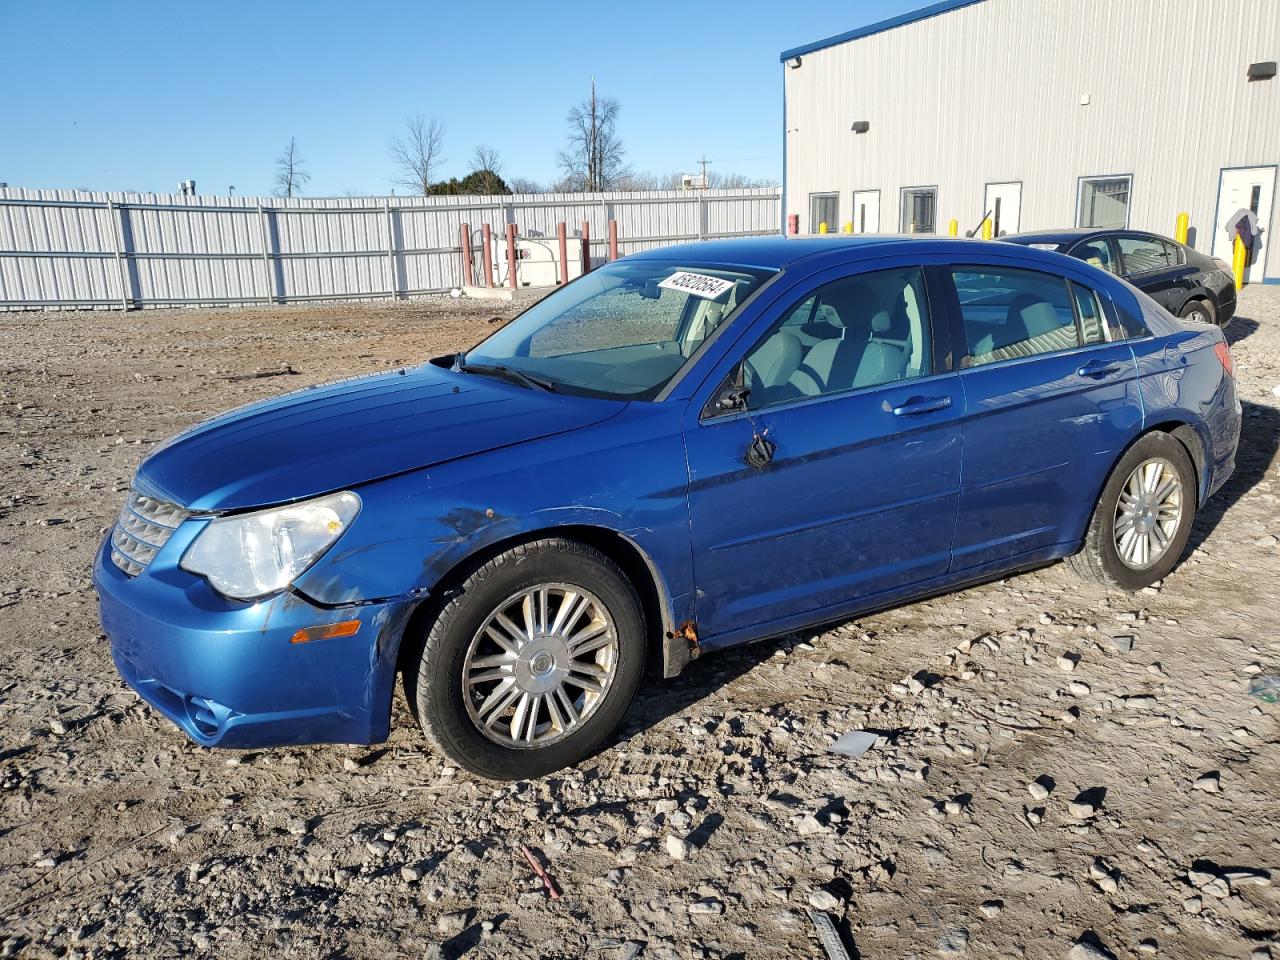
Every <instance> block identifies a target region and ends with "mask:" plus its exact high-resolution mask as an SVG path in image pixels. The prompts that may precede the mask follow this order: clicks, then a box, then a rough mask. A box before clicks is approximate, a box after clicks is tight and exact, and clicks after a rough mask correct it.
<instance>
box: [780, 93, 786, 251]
mask: <svg viewBox="0 0 1280 960" xmlns="http://www.w3.org/2000/svg"><path fill="white" fill-rule="evenodd" d="M779 206H780V207H781V208H782V223H780V224H779V225H778V227H779V230H780V232H781V233H782V235H783V236H784V237H785V236H786V235H787V72H786V71H785V70H783V71H782V199H781V200H780V201H779Z"/></svg>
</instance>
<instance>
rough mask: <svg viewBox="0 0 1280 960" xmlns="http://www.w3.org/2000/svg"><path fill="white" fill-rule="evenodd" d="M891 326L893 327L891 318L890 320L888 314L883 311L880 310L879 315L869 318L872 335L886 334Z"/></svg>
mask: <svg viewBox="0 0 1280 960" xmlns="http://www.w3.org/2000/svg"><path fill="white" fill-rule="evenodd" d="M892 326H893V318H891V317H890V316H889V314H887V313H885V311H883V310H881V311H880V312H879V313H877V314H876V315H875V316H874V317H872V318H871V332H872V333H888V332H889V329H890V328H891V327H892Z"/></svg>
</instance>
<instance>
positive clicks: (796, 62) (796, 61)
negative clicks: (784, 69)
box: [787, 57, 800, 70]
mask: <svg viewBox="0 0 1280 960" xmlns="http://www.w3.org/2000/svg"><path fill="white" fill-rule="evenodd" d="M787 66H788V67H790V68H791V69H792V70H795V69H796V68H797V67H799V66H800V58H799V57H792V58H791V59H790V60H788V61H787Z"/></svg>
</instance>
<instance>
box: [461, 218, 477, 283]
mask: <svg viewBox="0 0 1280 960" xmlns="http://www.w3.org/2000/svg"><path fill="white" fill-rule="evenodd" d="M462 285H463V286H465V287H474V286H475V285H476V280H475V265H474V263H473V262H472V260H471V224H469V223H464V224H463V225H462Z"/></svg>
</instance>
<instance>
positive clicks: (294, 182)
mask: <svg viewBox="0 0 1280 960" xmlns="http://www.w3.org/2000/svg"><path fill="white" fill-rule="evenodd" d="M305 167H306V161H305V160H303V159H302V156H301V154H299V153H298V141H297V140H296V139H294V138H293V137H290V138H289V145H288V146H287V147H285V148H284V151H283V152H282V153H281V154H280V156H278V157H276V179H275V195H276V196H277V197H298V196H301V195H302V188H303V187H305V186H306V185H307V181H309V180H310V179H311V174H309V173H307V171H306V169H305Z"/></svg>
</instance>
